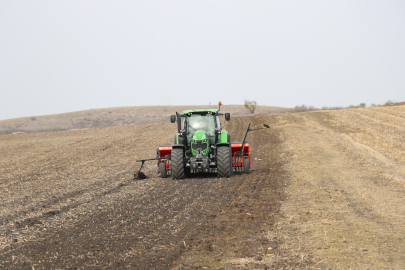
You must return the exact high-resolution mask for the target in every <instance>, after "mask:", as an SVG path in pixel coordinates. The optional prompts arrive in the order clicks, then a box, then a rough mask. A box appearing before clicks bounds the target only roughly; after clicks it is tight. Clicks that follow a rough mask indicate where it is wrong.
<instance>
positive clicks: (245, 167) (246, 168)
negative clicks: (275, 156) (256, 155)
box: [243, 158, 250, 174]
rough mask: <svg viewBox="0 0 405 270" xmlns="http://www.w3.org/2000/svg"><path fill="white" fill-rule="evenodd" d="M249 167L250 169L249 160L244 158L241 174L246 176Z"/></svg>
mask: <svg viewBox="0 0 405 270" xmlns="http://www.w3.org/2000/svg"><path fill="white" fill-rule="evenodd" d="M249 167H250V160H249V158H245V164H244V165H243V172H244V173H246V174H248V173H249Z"/></svg>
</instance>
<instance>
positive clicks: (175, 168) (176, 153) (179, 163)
mask: <svg viewBox="0 0 405 270" xmlns="http://www.w3.org/2000/svg"><path fill="white" fill-rule="evenodd" d="M171 165H172V177H173V179H184V178H185V173H184V155H183V149H181V148H175V149H173V150H172V154H171Z"/></svg>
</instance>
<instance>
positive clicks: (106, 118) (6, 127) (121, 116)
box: [0, 105, 285, 134]
mask: <svg viewBox="0 0 405 270" xmlns="http://www.w3.org/2000/svg"><path fill="white" fill-rule="evenodd" d="M208 107H209V106H195V105H192V106H132V107H115V108H102V109H91V110H85V111H78V112H69V113H61V114H52V115H42V116H30V117H23V118H15V119H8V120H2V121H0V134H9V133H13V132H47V131H64V130H71V129H86V128H102V127H112V126H131V125H141V124H150V123H164V122H169V119H170V115H172V114H175V113H176V111H177V112H183V111H184V110H189V109H206V108H208ZM211 107H212V108H217V107H218V106H217V105H215V106H214V105H213V106H211ZM282 110H285V108H282V107H273V106H260V107H259V108H258V109H257V113H274V112H280V111H282ZM222 111H224V112H229V113H231V114H232V115H233V116H247V115H250V113H249V111H248V110H246V109H245V108H244V106H243V105H223V106H222Z"/></svg>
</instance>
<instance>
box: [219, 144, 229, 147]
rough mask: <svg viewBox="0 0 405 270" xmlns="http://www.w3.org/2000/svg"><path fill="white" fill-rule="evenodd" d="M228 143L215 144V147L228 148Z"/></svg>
mask: <svg viewBox="0 0 405 270" xmlns="http://www.w3.org/2000/svg"><path fill="white" fill-rule="evenodd" d="M229 145H230V143H217V144H216V146H217V147H220V146H229Z"/></svg>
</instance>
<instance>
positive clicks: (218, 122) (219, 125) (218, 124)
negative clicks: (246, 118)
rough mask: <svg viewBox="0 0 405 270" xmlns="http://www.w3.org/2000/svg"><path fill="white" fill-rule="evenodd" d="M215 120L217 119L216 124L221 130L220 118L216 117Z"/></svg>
mask: <svg viewBox="0 0 405 270" xmlns="http://www.w3.org/2000/svg"><path fill="white" fill-rule="evenodd" d="M215 118H216V120H217V121H216V123H217V125H216V128H219V129H221V122H220V121H219V117H218V116H215Z"/></svg>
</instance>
